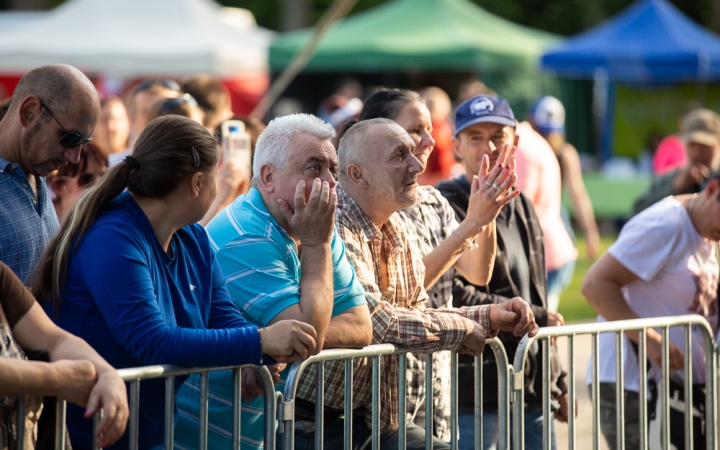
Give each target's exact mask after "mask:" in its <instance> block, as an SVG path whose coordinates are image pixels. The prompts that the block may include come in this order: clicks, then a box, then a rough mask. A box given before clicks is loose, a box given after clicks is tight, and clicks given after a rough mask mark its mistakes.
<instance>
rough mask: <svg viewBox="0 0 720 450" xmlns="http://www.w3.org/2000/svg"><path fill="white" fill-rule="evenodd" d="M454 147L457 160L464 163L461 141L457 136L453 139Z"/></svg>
mask: <svg viewBox="0 0 720 450" xmlns="http://www.w3.org/2000/svg"><path fill="white" fill-rule="evenodd" d="M452 146H453V154H454V155H455V159H457V160H458V161H461V162H462V153H460V140H459V139H458V138H457V137H455V136H453V138H452Z"/></svg>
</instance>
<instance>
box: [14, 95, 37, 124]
mask: <svg viewBox="0 0 720 450" xmlns="http://www.w3.org/2000/svg"><path fill="white" fill-rule="evenodd" d="M18 114H19V115H20V124H21V125H22V126H23V128H28V127H29V126H30V125H32V124H33V123H34V122H35V121H36V120H38V118H40V116H41V115H42V104H41V103H40V99H39V98H37V97H35V96H33V95H30V96H28V97H25V98H24V99H23V101H22V102H21V103H20V107H19V108H18Z"/></svg>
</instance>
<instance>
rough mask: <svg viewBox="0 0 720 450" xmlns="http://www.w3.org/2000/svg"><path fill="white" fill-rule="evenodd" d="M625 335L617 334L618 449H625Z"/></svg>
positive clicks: (616, 423)
mask: <svg viewBox="0 0 720 450" xmlns="http://www.w3.org/2000/svg"><path fill="white" fill-rule="evenodd" d="M624 338H625V335H624V334H623V333H621V332H619V331H618V332H616V333H615V355H616V357H615V430H616V431H617V434H616V435H615V442H616V445H617V447H616V448H625V370H624V369H625V364H624V361H625V359H624V357H623V356H624V354H625V353H624V351H623V350H624V349H625V340H624Z"/></svg>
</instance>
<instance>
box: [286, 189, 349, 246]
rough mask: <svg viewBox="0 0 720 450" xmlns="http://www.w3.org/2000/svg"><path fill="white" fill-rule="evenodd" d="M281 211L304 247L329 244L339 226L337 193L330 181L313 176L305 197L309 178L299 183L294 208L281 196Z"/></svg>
mask: <svg viewBox="0 0 720 450" xmlns="http://www.w3.org/2000/svg"><path fill="white" fill-rule="evenodd" d="M278 204H279V206H280V212H281V213H282V215H283V217H284V218H285V220H286V221H287V223H288V224H289V225H290V228H291V229H292V230H293V232H294V233H295V235H296V236H297V238H298V239H299V240H300V242H301V243H302V245H303V246H304V247H307V246H312V245H323V244H329V243H330V240H331V239H332V233H333V227H334V226H335V207H336V206H337V193H336V192H335V189H334V188H332V187H330V184H329V183H328V182H327V181H322V182H321V181H320V179H319V178H315V180H313V185H312V190H311V191H310V196H309V197H308V199H307V201H305V181H304V180H300V181H299V182H298V184H297V186H296V187H295V199H294V204H295V205H294V209H291V208H290V206H289V205H288V204H287V202H285V200H282V199H278Z"/></svg>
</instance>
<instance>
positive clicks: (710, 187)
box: [705, 179, 720, 200]
mask: <svg viewBox="0 0 720 450" xmlns="http://www.w3.org/2000/svg"><path fill="white" fill-rule="evenodd" d="M705 198H707V199H711V198H714V199H715V200H720V181H718V180H717V179H712V180H710V181H708V184H707V186H705Z"/></svg>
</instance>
